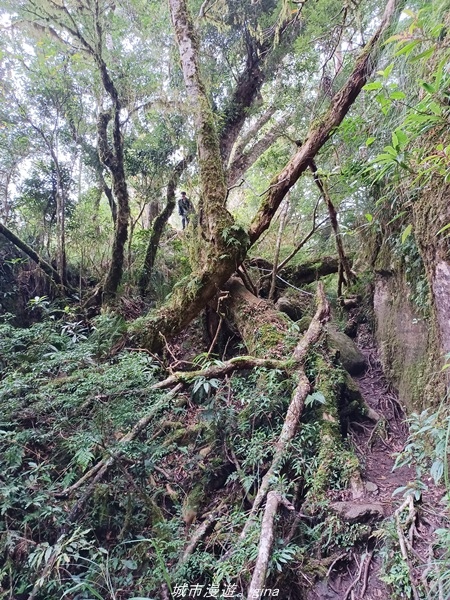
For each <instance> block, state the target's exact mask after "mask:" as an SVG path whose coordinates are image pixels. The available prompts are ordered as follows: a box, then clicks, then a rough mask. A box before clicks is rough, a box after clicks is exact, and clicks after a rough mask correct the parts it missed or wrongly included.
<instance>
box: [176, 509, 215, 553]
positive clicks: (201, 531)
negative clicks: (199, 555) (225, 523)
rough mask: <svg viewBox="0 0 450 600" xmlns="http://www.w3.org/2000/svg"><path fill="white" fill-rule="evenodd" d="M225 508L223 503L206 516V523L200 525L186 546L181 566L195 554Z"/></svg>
mask: <svg viewBox="0 0 450 600" xmlns="http://www.w3.org/2000/svg"><path fill="white" fill-rule="evenodd" d="M223 506H224V502H221V503H220V505H219V506H218V507H217V508H216V509H215V510H213V511H211V512H210V513H209V514H208V515H207V516H206V518H205V519H204V521H202V522H201V523H200V525H199V526H198V527H197V529H196V530H195V532H194V535H193V536H192V537H191V539H190V541H189V543H188V545H187V546H186V548H185V550H184V552H183V556H182V557H181V559H180V562H179V564H183V563H185V562H186V561H187V560H188V559H189V557H190V556H191V555H192V554H193V553H194V550H195V548H196V547H197V545H198V544H199V542H200V541H201V540H202V538H203V537H204V535H205V534H206V532H207V531H208V529H209V528H210V527H211V526H212V525H213V524H214V523H215V522H216V521H217V519H218V517H219V515H220V513H221V510H222V508H223Z"/></svg>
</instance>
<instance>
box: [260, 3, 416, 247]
mask: <svg viewBox="0 0 450 600" xmlns="http://www.w3.org/2000/svg"><path fill="white" fill-rule="evenodd" d="M404 4H405V0H389V1H388V3H387V5H386V8H385V11H384V14H383V17H382V20H381V23H380V26H379V27H378V29H377V31H376V32H375V34H374V35H373V36H372V38H371V40H370V41H369V42H368V44H367V45H366V46H365V48H364V50H363V51H362V53H361V55H360V57H359V58H358V60H357V61H356V64H355V67H354V68H353V71H352V73H351V75H350V77H349V78H348V80H347V82H346V83H345V85H344V86H343V87H342V88H341V90H340V91H339V92H338V93H337V94H335V95H334V96H333V99H332V100H331V104H330V107H329V109H328V111H327V112H326V113H325V115H324V116H323V117H322V118H321V119H320V120H319V121H318V122H315V123H314V124H313V125H312V126H311V127H310V129H309V131H308V134H307V136H306V139H305V141H304V143H303V145H302V146H301V147H300V148H299V149H298V151H297V152H296V154H295V155H294V156H293V158H292V159H291V160H290V161H289V163H288V164H287V165H286V167H285V168H284V169H283V170H282V171H281V172H280V173H279V174H278V175H276V176H275V177H274V179H273V181H272V184H271V186H270V189H269V191H268V192H267V194H266V195H265V198H264V200H263V202H262V204H261V206H260V208H259V210H258V212H257V214H256V215H255V217H254V219H253V221H252V224H251V226H250V230H249V237H250V242H251V243H252V244H254V243H255V242H256V240H257V239H258V238H259V237H260V235H261V234H262V233H263V232H264V231H265V230H266V229H267V228H268V227H269V225H270V222H271V220H272V217H273V216H274V214H275V212H276V211H277V209H278V207H279V205H280V203H281V201H282V200H283V198H284V197H285V195H286V194H287V192H288V191H289V190H290V189H291V187H292V186H293V185H294V184H295V183H296V182H297V181H298V179H299V177H300V176H301V175H302V173H304V171H305V170H306V169H307V168H308V167H309V164H310V162H311V160H312V159H313V158H314V157H315V155H316V154H317V153H318V151H319V150H320V149H321V148H322V146H323V145H324V144H325V142H327V141H328V139H329V138H330V137H331V136H332V134H333V132H334V130H335V129H336V127H338V126H339V125H340V123H342V121H343V119H344V117H345V116H346V114H347V113H348V111H349V109H350V107H351V106H352V104H353V103H354V101H355V100H356V98H357V97H358V94H359V93H360V91H361V89H362V88H363V86H364V85H365V84H366V83H367V80H368V78H369V76H370V74H371V73H372V71H373V69H374V66H375V63H376V60H375V56H374V54H375V52H376V51H378V50H379V49H380V47H381V44H382V42H383V40H384V39H385V37H386V36H387V34H388V32H389V30H390V28H391V25H392V24H393V23H394V21H395V17H398V16H399V14H400V12H401V9H402V7H403V6H404Z"/></svg>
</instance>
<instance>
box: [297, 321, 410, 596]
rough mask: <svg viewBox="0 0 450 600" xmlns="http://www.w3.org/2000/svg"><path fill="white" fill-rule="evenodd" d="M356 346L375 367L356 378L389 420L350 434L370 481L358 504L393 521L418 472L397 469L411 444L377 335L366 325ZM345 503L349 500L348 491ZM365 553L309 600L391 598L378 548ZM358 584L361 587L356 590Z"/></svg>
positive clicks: (340, 567) (340, 566) (354, 427)
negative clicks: (405, 488) (373, 508)
mask: <svg viewBox="0 0 450 600" xmlns="http://www.w3.org/2000/svg"><path fill="white" fill-rule="evenodd" d="M356 342H357V345H358V347H359V348H360V350H361V351H362V352H363V354H364V355H365V356H366V358H367V362H368V365H369V366H368V368H367V370H366V371H365V372H364V373H363V374H362V375H360V376H359V377H355V378H354V379H355V381H356V382H357V383H358V386H359V388H360V391H361V394H362V396H363V398H364V400H365V402H366V403H367V404H368V405H369V406H370V407H371V408H373V409H374V410H375V411H376V412H377V413H378V414H379V415H380V416H381V417H382V419H383V420H382V421H380V422H379V423H378V424H377V425H376V424H374V422H373V421H369V420H364V421H361V422H359V423H352V424H351V426H350V429H349V433H348V436H349V439H350V441H351V443H352V445H353V447H354V448H355V450H356V453H357V455H358V458H359V460H360V464H361V468H362V473H361V476H362V481H363V483H364V490H363V491H362V495H361V496H360V497H359V498H357V499H355V500H354V503H355V504H357V505H359V504H374V505H382V508H383V514H384V517H385V518H389V517H390V516H391V515H392V514H393V512H394V511H395V509H396V508H397V507H398V506H399V505H400V504H401V502H402V501H403V496H402V494H399V495H398V496H395V497H394V498H393V497H392V495H393V493H394V491H395V490H396V489H397V488H399V487H401V486H404V485H406V484H407V483H408V482H409V481H411V480H413V479H414V476H415V474H414V471H413V470H412V469H410V468H407V467H402V468H399V469H396V470H395V471H394V472H393V471H392V469H393V467H394V463H395V456H394V454H395V453H396V452H399V451H400V450H402V448H403V447H404V445H405V442H406V438H407V427H406V424H405V422H404V414H403V411H402V409H401V406H400V404H399V401H398V398H397V395H396V393H395V392H394V391H393V390H392V388H391V386H390V385H389V383H388V382H387V381H386V378H385V376H384V374H383V370H382V368H381V364H380V361H379V358H378V352H377V348H376V345H375V342H374V339H373V336H372V335H371V333H370V332H369V330H368V328H367V327H366V326H360V330H359V332H358V337H357V340H356ZM343 499H345V500H348V493H347V496H343ZM375 528H377V525H376V524H375ZM367 550H368V551H370V552H372V551H373V543H372V548H371V547H368V548H367ZM365 552H366V548H364V547H360V548H358V549H355V550H354V552H353V553H351V554H350V555H351V556H352V560H351V561H350V562H349V561H348V560H343V561H342V562H338V563H336V565H335V566H334V568H333V569H332V571H331V572H329V576H328V579H327V580H326V581H322V582H319V583H318V584H317V585H316V586H315V587H314V589H313V590H311V592H310V593H309V594H308V600H319V599H320V600H347V599H348V600H388V599H389V598H390V592H389V590H388V588H387V586H386V584H385V583H383V582H382V581H381V580H380V563H381V561H380V559H379V557H378V556H377V552H376V550H375V551H374V552H373V554H371V556H370V560H369V558H368V557H366V559H365V560H364V561H362V560H361V557H362V555H363V554H364V553H365ZM346 558H348V556H347V557H346ZM354 581H357V583H356V584H355V585H354V586H353V587H351V584H352V583H353V582H354Z"/></svg>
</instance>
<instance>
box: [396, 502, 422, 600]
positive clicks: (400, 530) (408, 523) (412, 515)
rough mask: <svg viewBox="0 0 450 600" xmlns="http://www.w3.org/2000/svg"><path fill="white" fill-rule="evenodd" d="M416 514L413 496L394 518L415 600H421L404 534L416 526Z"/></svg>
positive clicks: (402, 505) (398, 510)
mask: <svg viewBox="0 0 450 600" xmlns="http://www.w3.org/2000/svg"><path fill="white" fill-rule="evenodd" d="M406 509H408V517H407V519H406V521H405V522H404V523H402V521H401V515H402V512H403V511H404V510H406ZM416 514H417V513H416V509H415V508H414V499H413V497H412V496H411V495H409V496H408V497H407V498H406V500H405V501H404V502H403V504H401V505H400V506H399V507H398V508H397V510H396V511H395V513H394V517H395V522H396V524H397V535H398V542H399V545H400V552H401V554H402V557H403V560H404V561H405V564H406V567H407V569H408V577H409V582H410V584H411V590H412V594H413V597H414V600H419V599H420V597H419V592H418V590H417V587H416V585H415V583H414V572H413V566H412V564H411V561H410V559H409V556H408V549H407V545H408V539H407V538H406V536H405V533H404V528H406V527H408V526H413V525H414V521H415V518H416Z"/></svg>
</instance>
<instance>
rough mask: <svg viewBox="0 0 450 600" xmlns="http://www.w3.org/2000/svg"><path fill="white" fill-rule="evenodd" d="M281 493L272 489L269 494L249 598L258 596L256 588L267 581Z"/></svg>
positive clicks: (262, 586)
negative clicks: (274, 524) (274, 525)
mask: <svg viewBox="0 0 450 600" xmlns="http://www.w3.org/2000/svg"><path fill="white" fill-rule="evenodd" d="M279 498H280V494H278V493H277V492H274V491H271V492H269V493H268V494H267V501H266V508H265V510H264V516H263V518H262V523H261V534H260V536H259V548H258V557H257V559H256V564H255V568H254V570H253V576H252V580H251V582H250V587H249V588H248V594H247V598H248V599H249V600H250V599H251V598H256V597H257V592H256V590H261V589H262V588H264V585H265V582H266V574H267V566H268V564H269V558H270V552H271V550H272V543H273V528H274V527H273V521H274V519H275V515H276V514H277V510H278V506H279V504H280V500H279Z"/></svg>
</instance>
